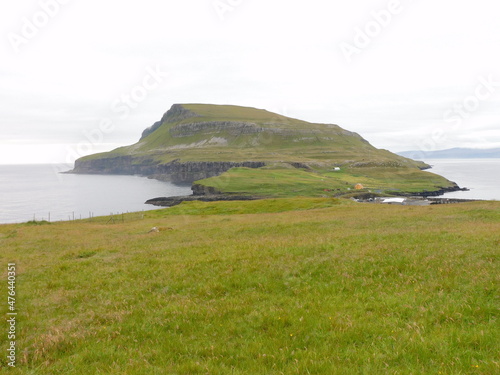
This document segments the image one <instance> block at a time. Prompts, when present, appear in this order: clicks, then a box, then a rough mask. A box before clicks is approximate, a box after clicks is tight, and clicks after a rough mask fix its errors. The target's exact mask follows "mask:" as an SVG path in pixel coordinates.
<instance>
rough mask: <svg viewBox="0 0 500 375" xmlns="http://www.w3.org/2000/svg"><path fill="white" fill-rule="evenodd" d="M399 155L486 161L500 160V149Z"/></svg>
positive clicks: (418, 157) (417, 152)
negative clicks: (487, 159)
mask: <svg viewBox="0 0 500 375" xmlns="http://www.w3.org/2000/svg"><path fill="white" fill-rule="evenodd" d="M397 154H398V155H401V156H404V157H407V158H412V159H417V160H422V159H484V158H500V148H488V149H479V148H458V147H457V148H449V149H446V150H437V151H416V150H415V151H402V152H397Z"/></svg>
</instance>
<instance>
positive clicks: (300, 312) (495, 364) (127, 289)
mask: <svg viewBox="0 0 500 375" xmlns="http://www.w3.org/2000/svg"><path fill="white" fill-rule="evenodd" d="M141 215H142V214H129V215H125V217H124V221H123V222H121V221H120V222H115V223H112V222H110V221H109V218H95V219H94V220H93V221H92V222H89V221H75V222H62V223H52V224H43V225H39V224H42V223H30V224H18V225H2V226H0V247H1V249H2V251H1V253H0V258H1V260H2V264H3V266H2V278H3V280H5V282H4V285H5V287H4V292H3V293H4V296H5V298H4V299H3V301H4V302H3V303H2V309H1V313H2V314H3V316H4V317H5V316H6V314H7V301H6V300H7V297H6V296H7V287H6V285H7V284H6V280H7V263H9V262H15V263H16V267H17V284H16V285H17V289H16V291H17V301H16V306H17V307H18V322H17V338H16V345H17V359H16V360H17V367H16V368H15V369H10V368H7V367H6V362H7V360H6V358H5V357H6V356H5V353H6V352H7V348H8V347H7V343H6V340H4V337H2V341H1V346H0V348H1V352H2V353H4V354H3V357H2V358H1V360H0V362H1V365H2V367H1V369H0V373H5V374H7V373H9V374H44V375H45V374H144V375H146V374H148V375H150V374H179V375H181V374H182V375H184V374H252V375H258V374H266V375H270V374H276V375H277V374H287V375H288V374H328V375H331V374H498V373H500V358H499V353H500V343H499V340H498V337H500V325H499V324H498V312H499V310H498V309H499V300H498V281H499V275H500V270H499V267H498V255H499V248H500V236H499V233H500V202H474V203H465V204H457V205H440V206H427V207H414V206H412V207H409V206H408V207H407V206H384V205H370V204H360V203H354V202H351V201H344V200H335V199H325V198H299V199H297V198H294V199H291V198H288V199H273V200H262V201H247V202H217V203H202V202H190V203H183V204H181V205H179V206H176V207H173V208H170V209H163V210H158V211H151V212H147V213H145V214H144V217H142V216H141ZM152 227H157V228H159V232H151V233H149V231H150V229H151V228H152ZM3 324H4V325H3V329H2V332H4V333H2V335H4V336H5V338H6V335H7V333H6V332H7V323H6V322H5V319H4V323H3Z"/></svg>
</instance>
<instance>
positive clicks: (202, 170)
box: [73, 156, 266, 183]
mask: <svg viewBox="0 0 500 375" xmlns="http://www.w3.org/2000/svg"><path fill="white" fill-rule="evenodd" d="M265 165H266V164H265V163H263V162H252V161H248V162H203V161H200V162H180V161H178V160H173V161H171V162H168V163H164V164H161V163H157V162H155V161H154V160H151V159H144V160H137V159H135V158H133V157H132V156H117V157H114V158H108V159H92V160H77V161H76V163H75V169H74V170H73V173H80V174H119V175H141V176H147V177H151V178H156V179H158V180H164V181H172V182H176V183H192V182H194V181H196V180H202V179H204V178H208V177H214V176H218V175H220V174H222V173H224V172H226V171H228V170H229V169H231V168H235V167H246V168H260V167H263V166H265Z"/></svg>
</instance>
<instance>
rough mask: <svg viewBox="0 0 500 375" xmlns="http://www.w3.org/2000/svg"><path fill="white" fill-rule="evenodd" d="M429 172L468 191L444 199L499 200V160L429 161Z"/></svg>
mask: <svg viewBox="0 0 500 375" xmlns="http://www.w3.org/2000/svg"><path fill="white" fill-rule="evenodd" d="M424 161H425V162H426V163H427V164H429V165H431V166H432V169H429V170H428V171H429V172H433V173H436V174H439V175H441V176H443V177H446V178H447V179H448V180H451V181H454V182H456V183H457V184H458V186H460V187H466V188H468V189H470V191H455V192H452V193H446V194H444V195H443V197H445V198H461V199H484V200H500V159H429V160H424Z"/></svg>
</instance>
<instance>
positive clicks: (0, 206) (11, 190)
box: [0, 165, 192, 224]
mask: <svg viewBox="0 0 500 375" xmlns="http://www.w3.org/2000/svg"><path fill="white" fill-rule="evenodd" d="M64 170H67V168H66V169H64V168H63V167H62V166H55V165H15V166H12V165H0V223H3V224H5V223H21V222H26V221H30V220H33V219H34V218H35V220H48V219H49V213H50V220H51V221H58V220H68V219H73V217H74V218H75V219H79V218H80V217H81V218H88V217H89V216H90V215H91V214H92V215H93V216H102V215H109V214H121V213H126V212H135V211H142V210H151V209H158V207H155V206H152V205H146V204H144V202H145V201H146V200H148V199H150V198H155V197H165V196H176V195H190V194H191V193H192V192H191V188H190V186H189V185H175V184H172V183H169V182H161V181H157V180H151V179H148V178H144V177H138V176H101V175H77V174H62V173H60V172H61V171H64Z"/></svg>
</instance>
